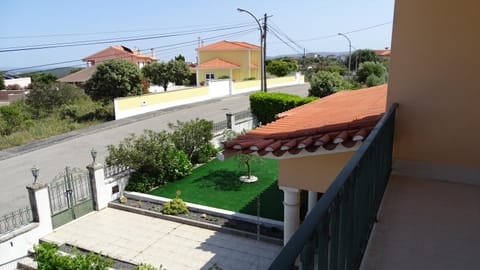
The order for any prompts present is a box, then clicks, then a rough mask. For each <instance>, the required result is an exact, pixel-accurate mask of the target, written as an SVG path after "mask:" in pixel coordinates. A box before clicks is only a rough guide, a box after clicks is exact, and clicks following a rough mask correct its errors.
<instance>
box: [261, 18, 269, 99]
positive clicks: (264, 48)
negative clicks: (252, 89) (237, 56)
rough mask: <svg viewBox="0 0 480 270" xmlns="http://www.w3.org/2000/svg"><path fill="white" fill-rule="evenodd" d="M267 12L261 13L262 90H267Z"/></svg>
mask: <svg viewBox="0 0 480 270" xmlns="http://www.w3.org/2000/svg"><path fill="white" fill-rule="evenodd" d="M267 18H268V17H267V13H265V14H264V15H263V52H262V53H263V63H262V65H263V74H262V75H263V91H265V92H267V67H266V64H265V63H266V61H267Z"/></svg>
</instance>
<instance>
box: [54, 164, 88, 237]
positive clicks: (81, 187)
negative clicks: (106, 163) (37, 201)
mask: <svg viewBox="0 0 480 270" xmlns="http://www.w3.org/2000/svg"><path fill="white" fill-rule="evenodd" d="M48 193H49V195H50V209H51V210H52V223H53V228H57V227H58V226H61V225H63V224H65V223H68V222H70V221H72V220H74V219H76V218H78V217H81V216H83V215H85V214H87V213H90V212H91V211H93V209H94V206H93V199H92V189H91V187H90V181H89V176H88V171H87V170H82V169H79V168H69V167H66V168H65V171H64V172H62V173H60V174H59V175H58V176H56V177H55V178H54V179H53V181H52V182H51V183H50V184H48Z"/></svg>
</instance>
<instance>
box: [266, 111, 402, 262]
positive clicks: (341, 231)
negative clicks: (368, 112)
mask: <svg viewBox="0 0 480 270" xmlns="http://www.w3.org/2000/svg"><path fill="white" fill-rule="evenodd" d="M396 108H397V104H393V105H392V106H391V107H390V108H389V110H388V111H387V112H386V113H385V114H384V115H383V117H382V119H381V120H380V121H379V122H378V124H377V125H376V126H375V128H374V129H373V130H372V132H371V133H370V135H369V136H368V137H367V138H366V139H365V141H364V142H363V144H362V145H361V146H360V148H359V149H358V150H357V152H356V153H355V154H354V156H353V157H352V158H351V160H350V161H349V162H348V163H347V165H346V166H345V168H343V170H342V171H341V172H340V174H339V175H338V176H337V178H336V179H335V181H334V182H333V183H332V185H331V186H330V187H329V188H328V190H327V191H326V192H325V193H324V194H323V195H322V198H321V199H320V200H319V201H318V203H317V204H316V205H315V207H314V208H313V209H312V210H311V212H310V213H309V214H308V216H307V217H306V218H305V220H304V221H303V223H302V224H301V226H300V227H299V229H298V230H297V231H296V232H295V234H294V235H293V236H292V238H291V239H290V240H289V241H288V243H287V245H285V247H284V248H283V249H282V250H281V251H280V253H279V254H278V255H277V257H276V258H275V260H274V261H273V263H272V264H271V266H270V268H269V269H272V270H282V269H285V270H287V269H292V268H293V267H294V265H295V262H296V261H297V258H299V264H301V266H302V267H301V269H302V270H306V269H358V268H359V267H360V263H361V261H362V257H363V254H364V252H365V248H366V246H367V243H368V239H369V237H370V232H371V230H372V228H373V225H374V223H375V222H376V216H377V211H378V208H379V206H380V203H381V200H382V197H383V193H384V192H385V188H386V185H387V182H388V178H389V176H390V171H391V167H392V166H391V165H392V149H393V131H394V125H395V111H396Z"/></svg>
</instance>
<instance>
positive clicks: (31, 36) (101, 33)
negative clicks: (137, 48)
mask: <svg viewBox="0 0 480 270" xmlns="http://www.w3.org/2000/svg"><path fill="white" fill-rule="evenodd" d="M242 24H243V23H242ZM227 25H231V24H227ZM232 25H235V24H232ZM197 26H198V25H190V26H182V27H162V28H149V29H135V30H124V31H104V32H81V33H62V34H60V33H57V34H41V35H23V36H4V37H2V36H0V39H23V38H44V37H68V36H89V35H103V34H117V33H134V32H147V31H158V30H165V29H169V30H172V29H184V28H191V27H197ZM202 26H225V24H218V23H217V24H206V25H202Z"/></svg>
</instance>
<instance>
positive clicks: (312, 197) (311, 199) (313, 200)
mask: <svg viewBox="0 0 480 270" xmlns="http://www.w3.org/2000/svg"><path fill="white" fill-rule="evenodd" d="M317 200H318V193H317V192H315V191H311V190H309V191H308V213H310V211H312V209H313V207H314V206H315V204H317ZM308 213H307V214H308Z"/></svg>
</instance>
